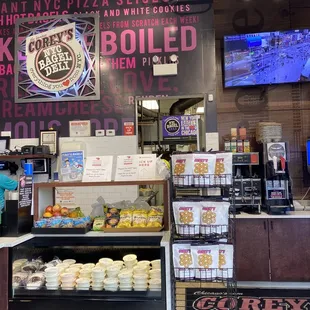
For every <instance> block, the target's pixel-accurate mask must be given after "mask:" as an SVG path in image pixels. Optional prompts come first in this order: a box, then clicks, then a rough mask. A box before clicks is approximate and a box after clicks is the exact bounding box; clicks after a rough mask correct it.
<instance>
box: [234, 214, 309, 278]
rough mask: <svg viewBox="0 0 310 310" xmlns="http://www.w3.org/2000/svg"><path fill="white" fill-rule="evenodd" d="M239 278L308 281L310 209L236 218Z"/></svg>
mask: <svg viewBox="0 0 310 310" xmlns="http://www.w3.org/2000/svg"><path fill="white" fill-rule="evenodd" d="M236 268H237V270H236V271H237V280H238V281H277V282H309V281H310V212H302V211H300V212H299V211H298V212H294V213H293V216H290V215H286V216H273V215H264V214H262V215H254V216H251V215H242V216H241V217H239V216H237V220H236Z"/></svg>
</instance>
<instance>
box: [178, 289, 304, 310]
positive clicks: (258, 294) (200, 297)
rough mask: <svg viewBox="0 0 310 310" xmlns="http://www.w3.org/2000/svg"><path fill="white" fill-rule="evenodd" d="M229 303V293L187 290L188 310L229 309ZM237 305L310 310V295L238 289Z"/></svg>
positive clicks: (249, 309)
mask: <svg viewBox="0 0 310 310" xmlns="http://www.w3.org/2000/svg"><path fill="white" fill-rule="evenodd" d="M229 302H230V298H228V297H227V291H223V290H220V289H218V290H217V289H205V290H203V289H200V290H199V289H195V288H187V289H186V310H190V309H195V310H207V309H210V310H216V309H228V307H229ZM235 302H236V301H235ZM237 303H238V308H237V309H242V310H274V309H277V310H287V309H294V310H310V294H309V290H295V289H290V290H285V289H238V292H237ZM184 310H185V309H184Z"/></svg>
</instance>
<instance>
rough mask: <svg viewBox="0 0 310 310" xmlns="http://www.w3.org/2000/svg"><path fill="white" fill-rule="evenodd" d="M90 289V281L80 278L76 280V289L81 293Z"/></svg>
mask: <svg viewBox="0 0 310 310" xmlns="http://www.w3.org/2000/svg"><path fill="white" fill-rule="evenodd" d="M89 288H90V279H88V278H80V279H77V280H76V289H77V290H79V291H88V290H89Z"/></svg>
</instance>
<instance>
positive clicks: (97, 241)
mask: <svg viewBox="0 0 310 310" xmlns="http://www.w3.org/2000/svg"><path fill="white" fill-rule="evenodd" d="M162 236H163V233H149V234H139V233H136V234H130V235H128V234H127V235H126V236H124V235H123V236H122V235H120V234H105V235H104V236H103V235H102V234H101V235H100V234H96V233H90V234H88V235H84V236H81V235H78V236H61V235H60V236H36V237H34V238H33V239H32V240H29V241H27V242H24V243H22V244H20V245H18V246H15V247H13V248H11V249H10V253H9V262H10V266H9V268H10V272H11V274H10V275H9V293H10V296H9V309H10V310H17V309H23V310H28V309H29V310H34V309H46V310H49V309H55V308H57V307H58V308H59V309H68V310H69V309H74V310H85V309H88V307H89V306H91V308H92V309H103V308H106V309H115V310H118V309H124V308H125V307H126V308H127V309H135V310H139V309H141V310H142V309H144V310H145V309H149V310H153V309H154V310H155V309H166V272H165V270H166V263H165V261H166V259H167V258H166V251H165V248H164V247H162V246H161V245H160V243H161V240H162ZM130 254H132V255H136V257H137V258H136V259H137V260H138V261H144V263H143V262H141V263H139V264H141V266H142V265H143V267H142V268H134V276H133V277H134V278H131V280H129V283H132V284H130V285H128V283H127V284H126V285H125V286H124V285H123V287H120V286H122V284H120V283H119V281H121V280H120V278H118V276H119V273H120V270H119V272H118V274H113V270H114V269H115V268H114V269H113V268H112V265H107V266H106V268H105V270H106V271H105V275H104V278H103V279H101V282H102V281H103V283H104V284H102V286H101V287H99V288H98V287H97V288H94V289H93V287H92V283H93V282H90V281H93V279H92V280H89V282H90V285H91V287H88V288H87V286H86V287H82V288H81V287H79V288H78V287H76V286H74V287H71V288H70V287H67V288H66V286H65V281H64V278H63V277H65V276H66V275H67V274H69V273H72V272H73V273H74V267H78V268H80V270H78V271H75V272H78V273H76V278H75V279H74V285H75V284H76V283H77V282H79V281H76V279H77V278H80V279H84V277H85V278H87V276H88V277H89V279H90V278H92V277H94V275H93V272H92V271H90V272H89V273H88V274H87V272H86V273H85V272H84V273H83V272H82V271H81V270H82V268H83V270H86V269H87V268H88V267H89V268H92V267H93V266H94V265H95V264H99V263H98V262H99V261H100V259H102V258H109V259H112V260H113V261H118V264H120V265H121V268H123V269H125V270H126V271H129V270H130V269H131V268H130V267H131V266H128V262H126V261H125V262H124V264H123V265H122V263H121V262H120V261H122V260H123V258H124V256H126V255H130ZM55 259H60V260H61V261H62V262H61V263H62V266H61V267H63V268H62V269H61V271H60V267H59V268H58V270H59V273H57V275H58V276H56V279H57V278H58V281H59V282H58V284H57V285H56V286H57V287H48V282H49V278H48V269H47V268H51V269H50V270H51V271H52V272H53V268H54V269H55V267H54V265H56V264H57V265H58V264H59V262H55V261H53V260H55ZM68 259H69V260H70V259H71V260H73V261H71V263H74V262H75V265H73V266H72V265H71V266H69V265H68V264H67V263H66V262H68V261H65V260H68ZM35 260H40V261H35ZM159 260H160V261H159ZM145 261H149V262H150V261H156V266H155V262H153V264H154V267H153V269H155V271H154V272H153V274H154V279H157V280H154V279H153V280H152V272H149V271H150V270H149V269H151V268H152V266H151V265H150V264H148V262H145ZM14 262H15V263H14ZM29 262H32V263H30V264H29ZM46 263H49V264H47V265H46ZM53 264H54V265H53ZM77 264H83V266H82V265H77ZM85 264H93V265H88V266H87V267H86V266H85ZM115 264H116V262H115ZM126 264H127V265H126ZM134 264H135V263H134ZM145 264H146V265H148V266H147V267H146V269H145V267H144V266H146V265H145ZM65 267H66V268H65ZM99 267H102V265H100V266H99V265H97V266H96V268H99ZM132 267H133V265H132ZM56 268H57V266H56ZM69 269H70V270H71V271H69V272H67V271H68V270H69ZM137 269H139V270H137ZM72 270H73V271H72ZM131 272H132V271H131ZM129 273H130V272H129ZM155 273H156V274H157V275H155ZM64 274H66V275H64ZM136 274H140V276H136V277H135V275H136ZM145 274H147V276H145ZM107 278H117V280H116V281H117V287H116V288H115V287H114V288H113V285H112V287H111V285H110V284H108V283H106V282H109V281H105V279H107ZM141 279H142V280H141ZM143 279H145V281H144V280H143ZM158 279H160V280H161V281H158ZM56 281H57V280H56ZM83 281H84V280H82V282H83ZM113 281H114V280H112V282H113ZM139 281H140V282H139ZM141 281H142V282H141ZM143 281H144V283H146V284H144V285H143V284H142V283H143ZM80 282H81V281H80ZM86 282H87V280H86ZM159 283H161V284H159ZM129 286H130V287H129Z"/></svg>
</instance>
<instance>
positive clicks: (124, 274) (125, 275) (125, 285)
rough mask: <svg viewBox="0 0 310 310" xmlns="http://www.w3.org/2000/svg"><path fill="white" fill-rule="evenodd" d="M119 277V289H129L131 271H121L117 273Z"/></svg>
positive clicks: (131, 282)
mask: <svg viewBox="0 0 310 310" xmlns="http://www.w3.org/2000/svg"><path fill="white" fill-rule="evenodd" d="M118 279H119V288H120V290H121V291H131V290H132V284H133V278H132V271H130V270H129V271H121V272H120V273H119V275H118Z"/></svg>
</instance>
